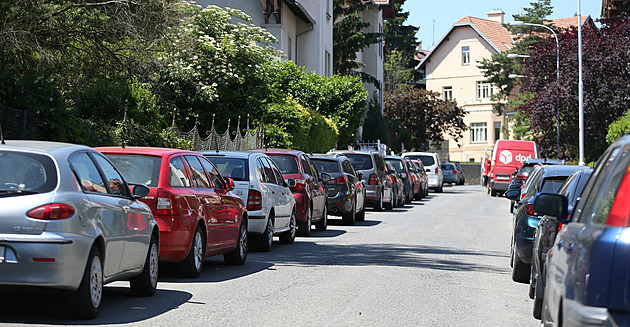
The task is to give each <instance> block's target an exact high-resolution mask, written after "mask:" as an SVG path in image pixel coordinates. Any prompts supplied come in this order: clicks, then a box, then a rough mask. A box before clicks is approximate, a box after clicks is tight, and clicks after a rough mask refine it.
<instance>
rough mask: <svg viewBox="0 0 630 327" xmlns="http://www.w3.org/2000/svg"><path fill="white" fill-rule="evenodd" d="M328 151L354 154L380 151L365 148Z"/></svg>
mask: <svg viewBox="0 0 630 327" xmlns="http://www.w3.org/2000/svg"><path fill="white" fill-rule="evenodd" d="M328 153H353V154H372V153H378V152H376V151H372V150H369V151H363V150H334V151H329V152H328Z"/></svg>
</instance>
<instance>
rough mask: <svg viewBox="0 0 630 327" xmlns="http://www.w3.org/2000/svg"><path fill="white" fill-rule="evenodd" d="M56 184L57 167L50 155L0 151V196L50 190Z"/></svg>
mask: <svg viewBox="0 0 630 327" xmlns="http://www.w3.org/2000/svg"><path fill="white" fill-rule="evenodd" d="M56 186H57V169H56V167H55V163H54V162H53V160H52V159H51V158H50V157H48V156H44V155H41V154H31V153H24V152H14V151H0V196H13V195H23V194H33V193H44V192H50V191H52V190H53V189H54V188H55V187H56Z"/></svg>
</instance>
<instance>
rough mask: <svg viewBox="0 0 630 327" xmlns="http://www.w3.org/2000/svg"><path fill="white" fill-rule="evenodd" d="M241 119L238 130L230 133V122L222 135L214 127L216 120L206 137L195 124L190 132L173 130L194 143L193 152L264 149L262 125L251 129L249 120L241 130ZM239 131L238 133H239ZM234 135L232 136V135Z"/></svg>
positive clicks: (174, 127)
mask: <svg viewBox="0 0 630 327" xmlns="http://www.w3.org/2000/svg"><path fill="white" fill-rule="evenodd" d="M240 126H241V117H239V118H238V122H237V123H236V130H235V131H232V132H231V133H230V121H229V120H228V127H227V129H226V130H225V132H223V133H220V132H218V131H217V130H216V129H215V127H214V118H213V121H212V126H211V127H210V130H208V131H206V133H205V134H206V135H205V137H202V136H201V133H200V132H199V126H198V124H197V122H195V126H194V127H193V128H192V129H191V130H190V131H188V132H182V131H181V130H179V129H178V128H177V127H176V126H175V125H173V127H172V130H173V132H174V133H175V135H177V136H178V137H180V138H183V139H185V140H189V141H192V142H193V150H195V151H204V150H223V151H242V150H250V149H260V148H262V147H263V141H264V128H263V126H262V125H261V126H260V127H258V128H255V129H251V128H250V127H249V118H248V119H247V124H246V126H245V128H243V129H241V127H240ZM237 131H238V132H237ZM230 134H232V135H230Z"/></svg>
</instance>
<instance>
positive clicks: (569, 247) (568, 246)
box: [566, 243, 575, 253]
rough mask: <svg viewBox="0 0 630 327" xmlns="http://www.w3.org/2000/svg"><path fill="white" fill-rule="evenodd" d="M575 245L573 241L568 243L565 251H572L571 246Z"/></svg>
mask: <svg viewBox="0 0 630 327" xmlns="http://www.w3.org/2000/svg"><path fill="white" fill-rule="evenodd" d="M574 247H575V244H574V243H571V244H569V245H567V250H566V251H567V253H571V251H573V248H574Z"/></svg>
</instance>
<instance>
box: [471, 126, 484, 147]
mask: <svg viewBox="0 0 630 327" xmlns="http://www.w3.org/2000/svg"><path fill="white" fill-rule="evenodd" d="M487 141H488V123H471V124H470V143H483V142H487Z"/></svg>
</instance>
